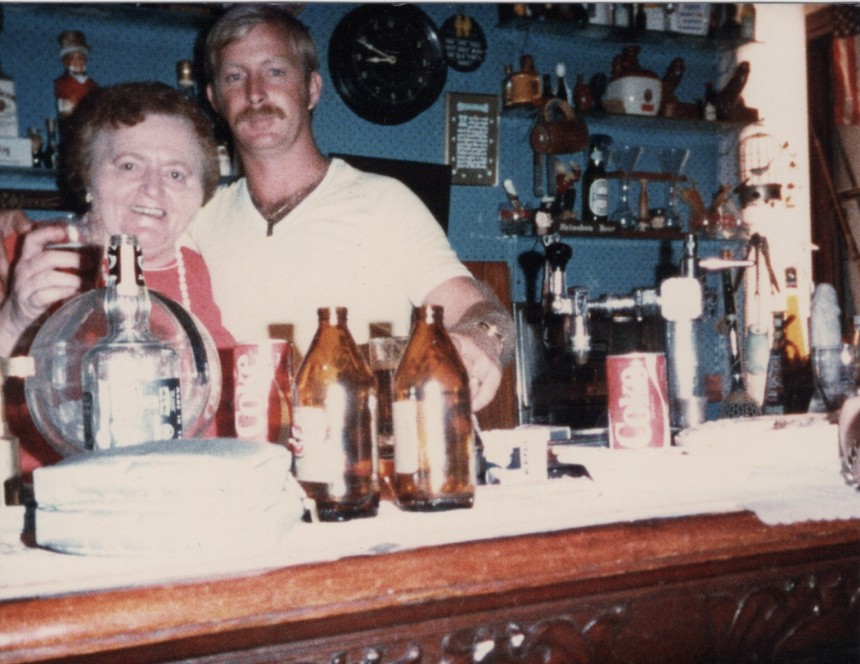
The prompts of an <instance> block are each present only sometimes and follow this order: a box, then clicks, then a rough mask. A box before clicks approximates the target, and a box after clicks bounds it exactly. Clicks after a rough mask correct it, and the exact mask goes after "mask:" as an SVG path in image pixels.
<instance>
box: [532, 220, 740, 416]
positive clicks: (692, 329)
mask: <svg viewBox="0 0 860 664" xmlns="http://www.w3.org/2000/svg"><path fill="white" fill-rule="evenodd" d="M560 245H561V246H560ZM696 249H697V244H696V238H695V236H694V235H687V236H686V237H685V240H684V257H683V258H682V260H681V265H680V268H681V269H680V276H677V277H670V278H668V279H664V280H663V281H662V282H661V284H660V288H659V292H658V290H657V289H656V288H636V289H634V290H633V291H631V292H630V293H628V294H624V295H615V294H607V295H602V296H600V297H597V298H590V297H589V293H588V288H587V287H585V286H573V287H570V288H568V287H566V284H565V268H566V266H567V263H568V261H569V260H570V258H571V256H572V251H571V249H570V247H569V246H567V245H566V244H564V243H562V242H561V241H560V239H559V238H558V237H557V236H556V237H549V238H547V239H546V240H545V255H546V262H545V265H546V270H547V274H546V275H545V277H544V299H543V305H544V311H545V312H546V313H547V314H548V316H547V317H548V318H552V317H553V316H555V317H558V318H561V319H563V321H564V324H563V329H564V331H565V335H564V340H563V344H564V349H565V350H566V351H567V352H569V353H570V354H571V355H572V356H573V358H574V361H575V362H576V363H577V364H580V365H581V364H584V363H585V362H587V361H588V357H589V354H590V353H591V351H592V341H591V334H590V318H591V316H592V315H594V314H602V315H609V316H620V315H627V316H630V315H632V316H633V317H634V318H635V320H636V321H637V322H641V321H642V320H644V319H645V318H648V317H655V316H662V318H663V319H664V320H665V321H666V365H667V374H668V383H669V384H668V392H669V399H670V413H671V419H672V425H673V426H674V427H680V428H685V427H689V426H694V425H696V424H700V423H701V422H703V421H704V419H705V398H704V395H703V388H702V381H701V377H700V373H701V372H700V350H699V336H700V335H699V333H698V330H697V327H696V320H697V319H699V318H700V317H701V315H702V311H703V290H702V283H701V281H700V280H699V270H700V263H704V265H705V268H704V269H706V270H708V271H710V270H714V269H724V268H725V267H726V266H728V265H732V266H736V265H738V264H739V262H738V261H723V260H721V259H705V261H699V259H698V257H697V255H696ZM715 260H716V263H715Z"/></svg>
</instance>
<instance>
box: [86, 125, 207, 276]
mask: <svg viewBox="0 0 860 664" xmlns="http://www.w3.org/2000/svg"><path fill="white" fill-rule="evenodd" d="M93 148H94V149H93V152H94V154H93V161H92V163H93V167H92V171H91V173H90V178H89V179H90V182H89V186H88V188H87V191H88V192H89V193H90V194H91V195H92V207H91V211H90V218H91V219H92V222H93V225H94V226H95V227H96V230H97V231H100V232H102V233H103V234H104V235H105V236H110V235H114V234H117V233H127V234H131V235H136V236H137V239H138V241H139V242H140V246H141V248H142V249H143V259H144V265H145V267H146V268H153V267H162V266H166V265H169V264H170V263H171V262H172V261H173V260H174V258H175V255H176V240H177V238H178V237H179V236H180V235H181V234H182V233H183V231H185V229H186V228H187V227H188V224H189V223H190V222H191V218H192V217H193V216H194V213H195V212H197V210H198V209H199V208H200V206H201V205H202V203H203V181H202V174H203V153H202V150H201V148H200V145H199V142H198V140H197V137H196V136H195V134H194V130H193V129H192V127H191V124H190V123H189V122H188V121H187V120H185V119H183V118H178V117H174V116H169V115H150V116H149V117H147V118H146V120H144V121H143V122H140V123H138V124H136V125H134V126H133V127H125V126H123V127H120V128H119V129H107V130H104V131H103V132H102V133H101V135H99V136H98V138H97V139H96V141H95V143H94V146H93ZM105 239H107V237H106V238H105Z"/></svg>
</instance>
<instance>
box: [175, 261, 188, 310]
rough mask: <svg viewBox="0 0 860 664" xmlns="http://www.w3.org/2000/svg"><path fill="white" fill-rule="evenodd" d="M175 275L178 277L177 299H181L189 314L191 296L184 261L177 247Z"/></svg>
mask: <svg viewBox="0 0 860 664" xmlns="http://www.w3.org/2000/svg"><path fill="white" fill-rule="evenodd" d="M176 273H177V275H178V276H179V297H180V298H181V299H182V306H183V307H185V309H186V310H187V311H189V312H190V311H191V295H190V294H189V292H188V279H187V278H186V276H185V259H184V258H183V257H182V250H181V249H180V248H179V247H176Z"/></svg>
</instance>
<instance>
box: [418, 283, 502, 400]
mask: <svg viewBox="0 0 860 664" xmlns="http://www.w3.org/2000/svg"><path fill="white" fill-rule="evenodd" d="M424 304H439V305H441V306H442V307H443V308H444V315H445V327H446V328H448V333H449V334H450V335H451V340H452V341H453V342H454V345H455V346H456V347H457V350H458V351H459V353H460V357H461V359H462V360H463V364H464V365H466V370H467V371H468V373H469V389H470V391H471V394H472V410H474V411H478V410H480V409H481V408H483V407H484V406H486V405H487V404H489V403H490V402H491V401H492V400H493V397H494V396H495V395H496V391H497V390H498V389H499V385H500V384H501V382H502V366H503V365H504V363H505V362H507V361H509V359H510V356H511V355H512V353H511V352H510V349H511V348H512V347H513V346H512V340H513V337H514V326H513V320H512V319H511V316H510V314H508V313H507V312H506V311H505V309H504V308H503V307H502V305H501V304H500V303H499V301H498V299H497V298H496V296H495V295H493V293H492V291H490V289H489V288H488V287H486V286H485V285H484V284H481V283H479V282H477V281H476V280H474V279H471V278H469V277H455V278H453V279H449V280H448V281H445V282H443V283H442V284H441V285H439V286H437V287H436V288H434V289H433V290H432V291H430V293H428V294H427V296H426V297H425V298H424Z"/></svg>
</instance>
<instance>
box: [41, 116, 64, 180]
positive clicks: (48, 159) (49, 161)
mask: <svg viewBox="0 0 860 664" xmlns="http://www.w3.org/2000/svg"><path fill="white" fill-rule="evenodd" d="M59 160H60V155H59V150H58V149H57V121H56V120H55V119H54V118H48V119H47V120H45V146H44V149H43V150H42V168H54V167H55V166H56V165H57V163H58V162H59Z"/></svg>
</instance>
